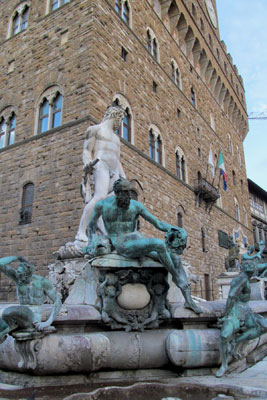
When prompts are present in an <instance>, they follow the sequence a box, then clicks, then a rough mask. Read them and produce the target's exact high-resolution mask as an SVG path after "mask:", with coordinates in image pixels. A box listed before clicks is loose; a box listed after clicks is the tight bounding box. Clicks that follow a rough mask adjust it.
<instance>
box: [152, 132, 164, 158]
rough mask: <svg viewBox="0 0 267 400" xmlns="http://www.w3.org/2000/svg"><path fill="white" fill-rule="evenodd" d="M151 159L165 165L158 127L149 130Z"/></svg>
mask: <svg viewBox="0 0 267 400" xmlns="http://www.w3.org/2000/svg"><path fill="white" fill-rule="evenodd" d="M149 157H150V158H152V160H154V161H156V162H157V163H159V164H163V145H162V140H161V135H160V132H159V130H158V129H157V127H155V126H154V127H151V128H150V129H149Z"/></svg>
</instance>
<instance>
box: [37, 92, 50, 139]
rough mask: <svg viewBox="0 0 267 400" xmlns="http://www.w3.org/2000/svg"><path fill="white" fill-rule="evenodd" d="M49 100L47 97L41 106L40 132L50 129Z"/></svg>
mask: <svg viewBox="0 0 267 400" xmlns="http://www.w3.org/2000/svg"><path fill="white" fill-rule="evenodd" d="M48 118H49V102H48V100H47V99H46V98H44V99H43V103H42V104H41V106H40V116H39V130H38V131H39V133H42V132H46V131H48Z"/></svg>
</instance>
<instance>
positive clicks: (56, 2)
mask: <svg viewBox="0 0 267 400" xmlns="http://www.w3.org/2000/svg"><path fill="white" fill-rule="evenodd" d="M50 1H51V3H50V11H54V10H57V9H58V8H59V7H62V6H63V5H64V4H66V3H69V2H70V0H50Z"/></svg>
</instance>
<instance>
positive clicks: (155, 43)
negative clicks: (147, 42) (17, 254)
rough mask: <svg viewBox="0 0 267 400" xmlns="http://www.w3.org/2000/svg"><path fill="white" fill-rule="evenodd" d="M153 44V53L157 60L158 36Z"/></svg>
mask: <svg viewBox="0 0 267 400" xmlns="http://www.w3.org/2000/svg"><path fill="white" fill-rule="evenodd" d="M152 45H153V53H152V55H153V57H154V58H155V59H156V60H157V59H158V44H157V41H156V38H154V39H153V43H152Z"/></svg>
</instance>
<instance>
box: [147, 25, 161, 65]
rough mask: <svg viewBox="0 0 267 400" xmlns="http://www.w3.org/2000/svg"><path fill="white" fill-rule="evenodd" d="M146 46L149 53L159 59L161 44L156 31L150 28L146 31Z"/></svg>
mask: <svg viewBox="0 0 267 400" xmlns="http://www.w3.org/2000/svg"><path fill="white" fill-rule="evenodd" d="M146 47H147V50H148V51H149V53H150V54H151V55H152V56H153V57H154V58H155V60H157V61H159V46H158V41H157V38H156V36H155V34H154V32H153V31H152V30H151V29H150V28H149V29H147V31H146Z"/></svg>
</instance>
